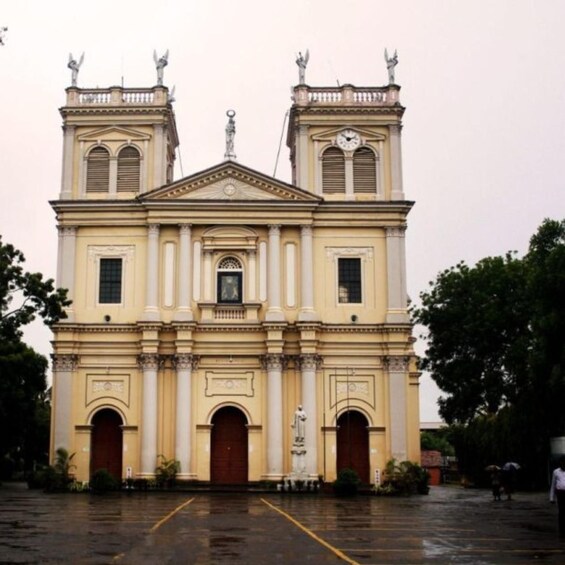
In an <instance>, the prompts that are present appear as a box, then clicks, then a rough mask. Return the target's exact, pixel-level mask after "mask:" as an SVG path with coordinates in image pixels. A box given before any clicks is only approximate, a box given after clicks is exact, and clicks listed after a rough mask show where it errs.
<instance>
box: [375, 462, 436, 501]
mask: <svg viewBox="0 0 565 565" xmlns="http://www.w3.org/2000/svg"><path fill="white" fill-rule="evenodd" d="M429 481H430V474H429V473H428V471H426V469H424V468H423V467H420V465H418V464H417V463H412V462H411V461H402V462H400V463H398V462H397V461H396V459H391V460H390V461H389V462H388V463H387V464H386V467H385V471H384V481H383V484H382V491H381V492H382V493H385V492H386V493H389V492H392V493H394V494H404V495H409V494H415V493H418V494H428V492H429V490H430V489H429V486H428V484H429Z"/></svg>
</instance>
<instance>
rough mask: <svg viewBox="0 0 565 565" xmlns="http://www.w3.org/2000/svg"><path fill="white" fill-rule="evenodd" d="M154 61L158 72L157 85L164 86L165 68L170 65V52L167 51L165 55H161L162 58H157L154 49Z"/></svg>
mask: <svg viewBox="0 0 565 565" xmlns="http://www.w3.org/2000/svg"><path fill="white" fill-rule="evenodd" d="M153 60H154V61H155V69H156V70H157V84H158V85H159V86H162V85H163V75H164V73H165V67H166V66H167V65H168V64H169V50H168V49H167V51H166V52H165V54H164V55H161V57H157V51H155V49H153Z"/></svg>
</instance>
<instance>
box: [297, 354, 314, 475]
mask: <svg viewBox="0 0 565 565" xmlns="http://www.w3.org/2000/svg"><path fill="white" fill-rule="evenodd" d="M317 363H318V358H317V356H316V355H301V357H300V370H301V375H302V408H303V410H304V412H306V422H305V434H304V448H305V449H306V472H307V473H308V474H309V475H310V476H311V477H317V476H318V425H317V419H318V406H317V401H316V367H317Z"/></svg>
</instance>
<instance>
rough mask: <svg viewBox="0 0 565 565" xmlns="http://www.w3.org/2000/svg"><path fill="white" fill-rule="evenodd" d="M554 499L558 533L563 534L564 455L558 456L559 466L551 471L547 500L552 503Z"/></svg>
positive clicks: (564, 509)
mask: <svg viewBox="0 0 565 565" xmlns="http://www.w3.org/2000/svg"><path fill="white" fill-rule="evenodd" d="M556 500H557V511H558V515H559V518H558V521H559V522H558V523H559V535H560V536H565V455H562V456H561V457H560V458H559V467H557V469H555V471H553V475H552V476H551V488H550V489H549V502H551V503H552V504H553V503H555V501H556Z"/></svg>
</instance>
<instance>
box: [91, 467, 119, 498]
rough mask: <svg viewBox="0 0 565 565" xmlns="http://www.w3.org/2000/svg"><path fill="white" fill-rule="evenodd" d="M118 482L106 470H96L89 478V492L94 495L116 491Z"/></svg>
mask: <svg viewBox="0 0 565 565" xmlns="http://www.w3.org/2000/svg"><path fill="white" fill-rule="evenodd" d="M118 487H119V483H118V481H117V480H116V479H115V478H114V477H113V476H112V475H111V474H110V473H109V472H108V471H107V469H97V470H96V471H94V473H93V474H92V477H90V490H91V491H92V492H95V493H99V494H102V493H105V492H108V491H112V490H118Z"/></svg>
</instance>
